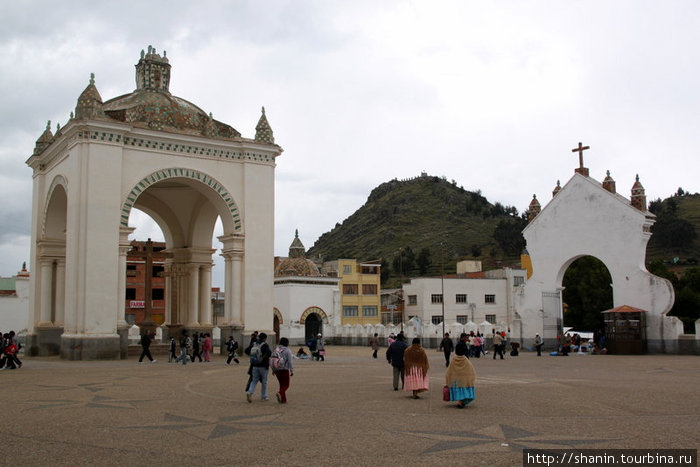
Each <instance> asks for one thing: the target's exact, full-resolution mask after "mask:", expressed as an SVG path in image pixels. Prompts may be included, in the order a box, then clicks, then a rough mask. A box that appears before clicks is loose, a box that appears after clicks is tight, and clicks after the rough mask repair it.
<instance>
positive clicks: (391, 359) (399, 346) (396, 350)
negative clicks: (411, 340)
mask: <svg viewBox="0 0 700 467" xmlns="http://www.w3.org/2000/svg"><path fill="white" fill-rule="evenodd" d="M406 348H408V345H407V344H406V342H405V341H404V337H403V333H402V332H400V333H399V334H398V335H397V336H396V340H395V341H394V342H392V343H391V345H390V346H389V348H388V349H386V361H387V362H388V363H389V364H390V365H391V369H392V372H393V375H394V391H398V390H399V378H401V389H403V388H404V387H405V384H404V378H405V369H404V360H403V358H404V352H405V351H406Z"/></svg>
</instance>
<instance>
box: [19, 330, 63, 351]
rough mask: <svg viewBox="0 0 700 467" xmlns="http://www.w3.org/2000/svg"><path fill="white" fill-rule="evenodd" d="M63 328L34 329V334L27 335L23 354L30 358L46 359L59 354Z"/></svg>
mask: <svg viewBox="0 0 700 467" xmlns="http://www.w3.org/2000/svg"><path fill="white" fill-rule="evenodd" d="M61 334H63V328H60V327H54V326H46V327H43V326H42V327H38V326H37V327H35V328H34V334H28V335H27V338H26V342H25V346H26V350H25V351H24V353H25V354H26V355H29V356H30V357H48V356H52V355H59V354H60V353H61Z"/></svg>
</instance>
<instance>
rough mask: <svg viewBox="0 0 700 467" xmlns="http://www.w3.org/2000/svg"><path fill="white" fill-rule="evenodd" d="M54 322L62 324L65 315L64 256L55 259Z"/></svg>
mask: <svg viewBox="0 0 700 467" xmlns="http://www.w3.org/2000/svg"><path fill="white" fill-rule="evenodd" d="M55 311H56V313H55V317H54V324H55V325H56V326H63V321H64V319H65V315H66V258H59V259H58V260H57V261H56V302H55Z"/></svg>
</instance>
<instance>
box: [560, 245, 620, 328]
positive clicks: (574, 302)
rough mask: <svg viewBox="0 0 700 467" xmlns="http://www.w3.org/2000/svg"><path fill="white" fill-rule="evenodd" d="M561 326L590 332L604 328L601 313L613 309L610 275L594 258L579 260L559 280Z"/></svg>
mask: <svg viewBox="0 0 700 467" xmlns="http://www.w3.org/2000/svg"><path fill="white" fill-rule="evenodd" d="M562 286H563V287H564V293H563V295H562V301H563V303H564V312H563V314H564V326H565V327H572V328H574V329H575V330H577V331H588V332H593V331H595V330H599V329H602V328H603V316H602V315H601V312H602V311H605V310H609V309H610V308H612V307H613V288H612V277H611V275H610V271H609V270H608V268H607V267H606V266H605V264H604V263H603V262H602V261H600V260H599V259H598V258H595V257H593V256H581V257H579V258H577V259H576V260H574V261H573V262H572V263H571V264H570V265H569V266H568V267H567V269H566V272H565V273H564V277H563V279H562Z"/></svg>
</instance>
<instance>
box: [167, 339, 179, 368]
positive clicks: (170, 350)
mask: <svg viewBox="0 0 700 467" xmlns="http://www.w3.org/2000/svg"><path fill="white" fill-rule="evenodd" d="M176 348H177V343H176V342H175V338H174V337H172V336H171V337H170V344H169V345H168V363H172V362H174V361H176V360H177V355H175V349H176Z"/></svg>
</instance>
